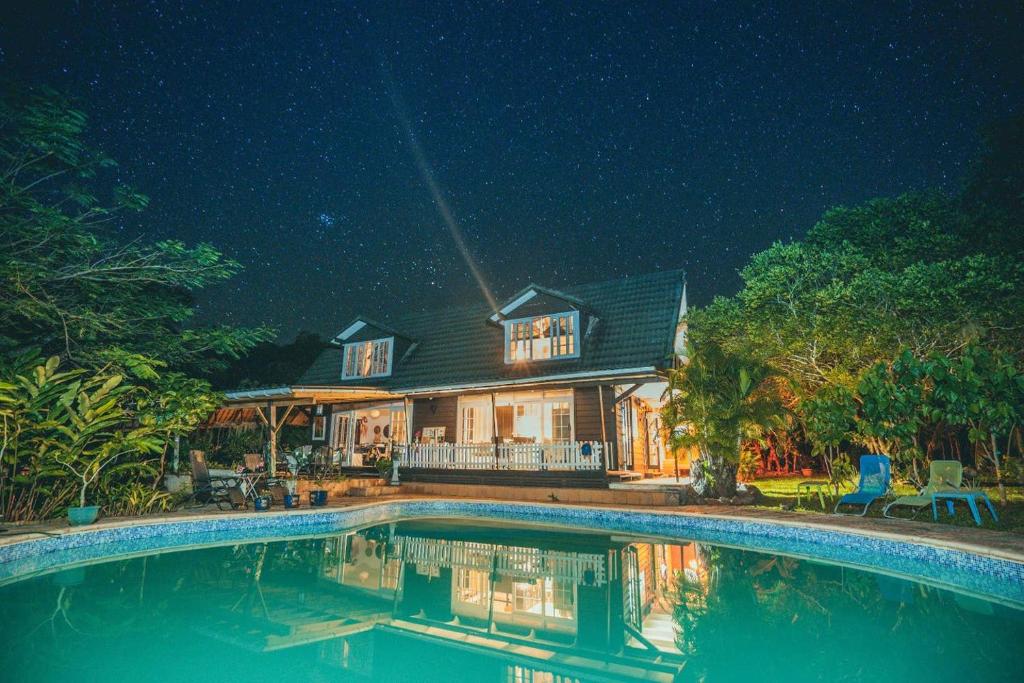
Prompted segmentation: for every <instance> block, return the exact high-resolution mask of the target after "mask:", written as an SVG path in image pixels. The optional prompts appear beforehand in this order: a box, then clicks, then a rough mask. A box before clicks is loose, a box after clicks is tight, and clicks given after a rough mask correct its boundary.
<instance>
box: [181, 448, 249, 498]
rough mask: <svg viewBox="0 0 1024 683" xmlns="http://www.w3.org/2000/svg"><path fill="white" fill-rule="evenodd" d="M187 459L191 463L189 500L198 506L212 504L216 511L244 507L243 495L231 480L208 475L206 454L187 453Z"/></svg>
mask: <svg viewBox="0 0 1024 683" xmlns="http://www.w3.org/2000/svg"><path fill="white" fill-rule="evenodd" d="M188 459H189V461H190V462H191V463H192V496H191V500H193V501H195V502H197V503H199V504H200V505H209V504H210V503H213V504H215V505H216V506H217V509H218V510H230V509H232V508H236V507H244V506H245V495H244V494H243V493H242V489H241V488H239V486H238V485H237V484H235V483H234V482H233V480H231V479H225V478H223V477H214V476H211V475H210V468H209V467H208V466H207V464H206V454H205V453H204V452H203V451H189V452H188ZM225 505H227V507H226V508H225V507H224V506H225Z"/></svg>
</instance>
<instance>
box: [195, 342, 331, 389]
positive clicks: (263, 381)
mask: <svg viewBox="0 0 1024 683" xmlns="http://www.w3.org/2000/svg"><path fill="white" fill-rule="evenodd" d="M326 347H327V343H326V342H324V340H323V339H321V338H320V335H318V334H316V333H314V332H299V334H298V336H296V337H295V340H294V341H292V342H291V343H288V344H274V343H270V342H265V343H262V344H259V345H258V346H256V347H255V348H253V349H252V350H251V351H249V353H247V354H246V355H245V356H243V357H242V358H239V359H238V360H235V361H233V362H232V363H231V364H230V365H229V366H228V367H226V368H224V369H223V370H222V371H219V372H217V373H215V374H214V375H212V377H211V381H212V382H213V385H214V386H215V387H217V388H219V389H225V390H226V389H242V388H253V387H268V386H281V385H286V384H293V383H295V382H296V381H298V379H299V377H301V376H302V373H303V372H305V370H306V369H307V368H308V367H309V366H310V365H312V364H313V361H315V360H316V357H317V356H318V355H320V352H321V351H323V350H324V349H325V348H326Z"/></svg>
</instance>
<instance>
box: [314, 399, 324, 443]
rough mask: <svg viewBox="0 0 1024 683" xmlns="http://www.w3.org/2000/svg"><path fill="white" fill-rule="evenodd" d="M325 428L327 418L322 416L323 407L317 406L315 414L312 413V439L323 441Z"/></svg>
mask: <svg viewBox="0 0 1024 683" xmlns="http://www.w3.org/2000/svg"><path fill="white" fill-rule="evenodd" d="M326 429H327V418H326V417H325V416H324V407H323V406H317V407H316V414H315V415H313V441H323V440H324V433H325V431H326Z"/></svg>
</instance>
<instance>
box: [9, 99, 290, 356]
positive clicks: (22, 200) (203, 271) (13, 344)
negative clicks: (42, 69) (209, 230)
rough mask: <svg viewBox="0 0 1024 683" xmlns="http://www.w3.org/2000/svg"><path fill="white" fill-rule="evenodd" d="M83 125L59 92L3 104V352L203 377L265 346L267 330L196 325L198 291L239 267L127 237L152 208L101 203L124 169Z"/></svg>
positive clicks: (126, 201) (180, 246)
mask: <svg viewBox="0 0 1024 683" xmlns="http://www.w3.org/2000/svg"><path fill="white" fill-rule="evenodd" d="M86 123H87V120H86V116H85V115H84V114H83V113H82V112H80V111H77V110H76V109H74V108H73V106H72V105H71V103H70V102H69V101H68V100H67V99H65V98H64V97H62V96H61V95H59V94H58V93H55V92H53V91H51V90H47V89H43V88H36V89H26V88H20V87H13V86H7V87H5V89H4V90H3V93H2V95H0V253H2V254H3V257H2V259H0V350H3V351H5V352H9V353H10V352H18V351H21V350H23V349H25V348H28V347H37V348H41V349H42V350H43V352H44V353H45V354H51V353H53V354H57V355H59V356H61V357H63V358H65V359H68V360H70V361H72V362H73V363H76V364H78V365H95V364H97V363H98V362H100V361H109V360H111V359H120V361H121V362H122V363H126V364H130V363H132V362H143V361H142V360H141V358H140V357H146V358H150V359H157V360H158V361H159V363H160V364H161V365H165V366H170V367H173V368H179V369H183V370H192V371H205V370H208V369H210V368H211V367H216V366H217V365H218V361H217V359H218V358H223V357H228V358H236V357H238V356H239V355H241V354H242V353H244V352H245V351H246V350H247V349H249V348H251V347H252V346H253V345H254V344H256V343H259V342H260V341H263V340H265V339H268V338H269V337H270V336H271V332H270V330H268V329H265V328H258V329H240V328H233V327H227V326H219V327H212V328H202V329H200V328H195V327H189V326H187V323H188V321H189V318H190V317H191V316H192V315H193V312H194V307H193V303H194V302H193V292H195V291H196V290H198V289H201V288H203V287H207V286H209V285H212V284H214V283H218V282H221V281H223V280H225V279H227V278H229V277H231V276H232V275H234V274H235V273H236V272H238V270H239V265H238V264H237V263H236V262H234V261H231V260H229V259H225V258H224V257H223V256H222V255H221V254H220V252H218V251H217V250H216V249H215V248H214V247H212V246H211V245H208V244H198V245H195V246H188V245H185V244H184V243H182V242H179V241H174V240H168V241H160V242H151V243H146V242H142V241H138V240H135V241H131V240H125V239H123V238H121V237H120V236H119V235H118V233H117V229H118V227H119V219H120V217H121V215H122V214H123V213H125V212H136V211H142V210H143V209H145V207H146V205H147V203H148V200H147V198H146V197H145V196H144V195H141V194H139V193H137V192H135V191H133V190H132V189H130V188H127V187H123V186H119V185H115V186H114V187H113V188H112V189H110V190H109V191H108V192H106V193H105V194H108V195H109V197H108V198H107V199H106V200H103V199H101V198H100V195H101V194H104V190H105V189H106V188H107V186H108V185H109V183H106V182H104V180H103V176H104V175H105V174H104V171H105V170H108V169H110V168H112V167H114V166H115V163H114V162H113V161H112V160H111V159H109V158H107V157H106V156H104V155H103V154H102V153H100V152H97V151H96V150H93V149H90V148H89V146H88V145H87V144H86V142H85V139H84V132H85V130H86ZM133 359H134V361H133Z"/></svg>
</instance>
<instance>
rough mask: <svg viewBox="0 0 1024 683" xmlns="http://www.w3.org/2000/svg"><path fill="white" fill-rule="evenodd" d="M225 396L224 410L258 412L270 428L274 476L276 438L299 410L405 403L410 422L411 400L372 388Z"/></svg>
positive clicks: (281, 390) (301, 388)
mask: <svg viewBox="0 0 1024 683" xmlns="http://www.w3.org/2000/svg"><path fill="white" fill-rule="evenodd" d="M225 396H226V397H227V401H226V402H225V405H224V407H225V408H234V409H242V410H244V409H255V411H256V415H257V416H258V418H259V420H260V421H261V422H262V423H263V424H264V425H266V426H267V429H268V430H269V432H270V471H271V472H273V471H274V470H275V469H276V468H277V435H278V433H279V432H280V430H281V427H283V426H284V425H285V424H288V422H289V418H290V417H291V416H292V413H293V411H295V410H296V409H301V408H302V407H304V406H315V405H318V404H325V403H362V402H367V401H387V400H398V399H404V400H405V401H406V404H407V405H406V419H407V420H408V419H409V416H410V413H411V411H410V410H409V406H408V399H406V398H405V396H404V395H403V394H396V393H394V392H391V391H386V390H384V389H376V388H371V387H318V386H284V387H272V388H268V389H239V390H236V391H228V392H226V394H225Z"/></svg>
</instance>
